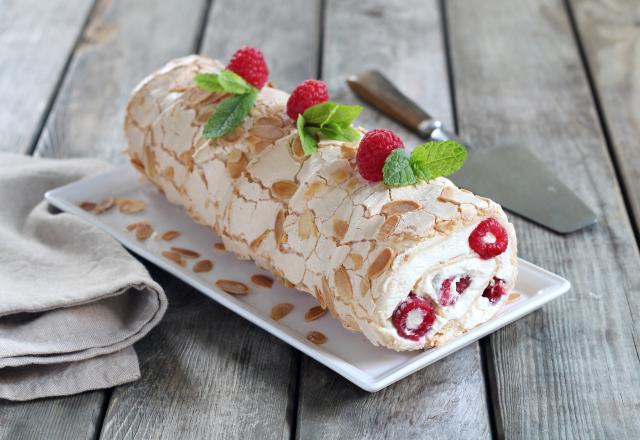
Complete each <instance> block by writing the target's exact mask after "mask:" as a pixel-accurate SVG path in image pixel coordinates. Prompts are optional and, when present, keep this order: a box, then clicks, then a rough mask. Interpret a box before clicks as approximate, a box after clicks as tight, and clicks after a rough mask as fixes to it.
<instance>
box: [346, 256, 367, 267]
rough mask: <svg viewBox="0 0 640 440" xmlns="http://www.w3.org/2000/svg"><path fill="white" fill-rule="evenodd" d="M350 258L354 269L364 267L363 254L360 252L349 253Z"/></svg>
mask: <svg viewBox="0 0 640 440" xmlns="http://www.w3.org/2000/svg"><path fill="white" fill-rule="evenodd" d="M349 258H351V261H352V262H353V270H358V269H360V268H361V267H362V262H363V261H364V260H363V258H362V255H359V254H349Z"/></svg>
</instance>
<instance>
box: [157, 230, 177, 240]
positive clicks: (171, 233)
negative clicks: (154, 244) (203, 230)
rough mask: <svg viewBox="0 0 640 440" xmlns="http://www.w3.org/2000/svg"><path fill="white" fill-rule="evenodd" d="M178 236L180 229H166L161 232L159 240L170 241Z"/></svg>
mask: <svg viewBox="0 0 640 440" xmlns="http://www.w3.org/2000/svg"><path fill="white" fill-rule="evenodd" d="M179 236H180V231H173V230H172V231H166V232H163V233H162V235H161V236H160V239H161V240H164V241H171V240H173V239H175V238H178V237H179Z"/></svg>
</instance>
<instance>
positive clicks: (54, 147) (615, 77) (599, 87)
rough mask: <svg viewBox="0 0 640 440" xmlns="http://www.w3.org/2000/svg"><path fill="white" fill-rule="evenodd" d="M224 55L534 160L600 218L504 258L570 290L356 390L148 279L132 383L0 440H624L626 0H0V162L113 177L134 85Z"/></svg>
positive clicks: (1, 429)
mask: <svg viewBox="0 0 640 440" xmlns="http://www.w3.org/2000/svg"><path fill="white" fill-rule="evenodd" d="M605 3H606V4H605ZM243 44H251V45H255V46H257V47H260V48H261V49H262V50H263V51H264V53H265V55H266V58H267V60H268V62H269V65H270V67H271V71H272V76H271V78H272V80H273V81H274V82H275V83H276V84H277V85H278V86H280V87H281V88H284V89H287V90H291V89H292V88H293V87H294V86H295V85H296V84H297V83H298V82H300V81H301V80H303V79H306V78H313V77H320V78H322V79H324V80H325V81H326V82H327V83H328V84H329V87H330V90H331V92H332V97H333V98H334V99H335V100H338V101H343V102H355V98H354V97H353V96H352V94H351V93H350V92H349V91H348V90H347V89H346V87H345V84H344V80H345V78H346V76H347V75H348V74H351V73H355V72H358V71H360V70H362V69H364V68H367V67H376V68H380V69H381V70H383V71H385V72H386V73H387V74H388V75H389V76H390V77H391V78H392V79H393V80H394V81H396V82H397V83H398V84H399V85H400V86H401V88H402V89H403V90H404V91H406V92H407V93H408V94H410V95H411V96H413V97H415V99H416V100H417V101H418V102H419V103H420V104H422V105H423V106H424V107H425V108H427V109H429V110H430V111H431V112H432V113H434V114H436V115H439V116H440V117H441V118H443V120H444V121H445V123H446V125H448V126H450V127H457V129H458V130H459V132H460V133H461V134H462V135H463V136H465V137H468V138H470V139H474V140H475V142H476V143H478V144H479V145H481V146H491V145H498V144H509V145H513V146H514V148H521V147H525V146H526V147H528V148H531V149H533V150H534V151H535V152H536V153H537V155H538V156H539V157H540V158H541V159H542V160H543V161H544V162H546V164H547V165H548V166H549V167H550V168H551V169H553V170H554V171H555V172H556V173H557V174H558V175H559V176H560V177H561V178H562V180H564V182H565V183H567V184H568V185H569V186H570V187H571V188H572V189H573V190H574V191H576V192H577V193H578V194H579V195H580V196H581V197H582V198H583V199H584V200H585V201H586V202H587V203H588V204H589V205H590V206H591V207H592V208H593V209H595V210H596V212H597V213H598V216H599V218H600V223H599V224H598V225H597V226H595V227H593V228H591V229H589V230H585V231H582V232H579V233H576V234H572V235H569V236H566V237H565V236H558V235H555V234H553V233H551V232H549V231H547V230H545V229H542V228H540V227H537V226H534V225H532V224H531V223H528V222H526V221H524V220H522V219H520V218H518V217H517V216H515V215H512V216H511V218H512V220H513V222H514V223H515V226H516V229H517V231H518V239H519V250H520V255H521V256H522V257H523V258H525V259H528V260H530V261H532V262H534V263H535V264H538V265H540V266H543V267H546V268H548V269H550V270H552V271H555V272H557V273H559V274H561V275H562V276H564V277H566V278H568V279H569V280H571V282H572V283H573V289H572V290H571V291H570V292H569V293H568V294H567V295H565V296H563V297H562V298H560V299H559V300H557V301H554V302H553V303H551V304H549V305H547V306H545V307H544V308H543V309H542V310H540V311H538V312H535V313H533V314H531V315H529V316H527V317H526V318H523V319H521V320H519V321H518V322H516V323H514V324H511V325H509V326H508V327H506V328H504V329H503V330H501V331H499V332H497V333H495V334H493V335H492V336H490V337H487V338H485V339H483V340H482V341H480V342H479V343H476V344H473V345H471V346H469V347H467V348H465V349H463V350H461V351H459V352H457V353H456V354H454V355H452V356H450V357H448V358H446V359H444V360H442V361H440V362H438V363H436V364H434V365H432V366H430V367H427V368H425V369H424V370H422V371H420V372H419V373H417V374H414V375H413V376H411V377H409V378H407V379H405V380H403V381H401V382H400V383H397V384H395V385H393V386H390V387H389V388H387V389H385V390H383V391H380V392H379V393H376V394H368V393H366V392H364V391H361V390H359V389H358V388H356V387H355V386H353V385H351V384H350V383H348V382H347V381H345V380H344V379H342V378H341V377H339V376H338V375H336V374H334V373H333V372H331V371H330V370H328V369H327V368H324V367H323V366H321V365H319V364H317V363H316V362H315V361H313V360H311V359H309V358H307V357H306V356H303V355H301V354H300V353H298V352H297V351H295V350H293V349H292V348H290V347H289V346H287V345H285V344H283V343H282V342H280V341H279V340H277V339H275V338H274V337H272V336H270V335H269V334H267V333H265V332H264V331H262V330H260V329H258V328H257V327H255V326H253V325H250V324H249V323H247V322H246V321H244V320H243V319H241V318H239V317H237V316H235V315H234V314H233V313H231V312H229V311H227V310H225V309H224V308H222V307H221V306H219V305H218V304H216V303H214V302H213V301H211V300H209V299H207V298H206V297H205V296H204V295H201V294H199V293H198V292H196V291H194V290H193V289H192V288H190V287H188V286H187V285H185V284H183V283H182V282H180V281H178V280H176V279H175V278H173V277H171V276H170V275H168V274H166V273H163V272H162V271H160V270H158V269H155V268H153V267H149V269H150V271H151V272H152V275H153V276H154V277H155V278H156V279H157V280H159V282H160V283H161V284H162V285H163V286H164V288H165V289H166V291H167V293H168V295H169V297H170V301H171V306H170V309H169V312H168V313H167V316H166V318H165V319H164V321H163V322H162V323H161V324H160V325H159V326H158V327H157V328H156V329H155V330H153V331H152V333H151V334H150V335H149V336H148V337H147V338H146V339H144V340H143V341H142V342H140V343H139V344H137V346H136V348H137V351H138V353H139V356H140V363H141V370H142V379H141V380H139V381H138V382H135V383H132V384H130V385H126V386H121V387H118V388H115V389H112V390H105V391H94V392H88V393H84V394H81V395H77V396H71V397H65V398H54V399H43V400H38V401H34V402H28V403H10V402H6V401H2V402H0V438H3V439H16V438H24V439H37V438H46V439H57V438H60V439H67V438H71V439H84V438H97V437H100V438H106V439H111V438H131V439H141V438H168V439H174V438H184V439H186V438H257V439H267V438H278V439H280V438H291V437H296V438H302V439H309V438H311V439H313V438H344V439H361V438H411V439H423V438H430V439H437V438H460V439H477V438H489V437H492V438H493V437H498V438H543V439H546V438H562V439H564V438H585V439H596V438H598V439H623V438H629V439H638V438H640V417H638V414H639V413H640V358H639V351H638V350H639V349H638V346H639V345H640V295H639V291H640V257H639V254H638V238H639V232H638V220H639V219H640V171H639V170H640V148H638V139H640V3H638V1H637V0H608V1H607V2H602V1H599V0H482V1H480V0H477V1H473V0H443V1H439V0H394V1H390V0H376V1H363V0H360V1H356V0H326V1H323V0H285V1H275V0H271V1H256V0H253V1H252V0H239V1H232V0H213V2H209V1H207V0H164V1H161V2H158V1H153V0H135V1H134V0H97V1H96V2H94V0H48V1H46V2H42V1H38V0H0V102H1V103H2V105H1V106H0V150H2V151H12V152H16V153H23V154H34V155H36V156H41V157H79V156H83V157H99V158H102V159H105V160H108V161H112V162H123V161H124V157H123V156H122V154H121V149H122V147H123V134H122V119H123V110H124V105H125V103H126V101H127V97H128V94H129V92H130V90H131V89H132V88H133V86H134V85H135V84H136V83H137V82H138V81H140V80H141V79H142V78H143V77H144V76H145V75H147V74H148V73H150V72H151V71H153V70H155V69H156V68H158V67H159V66H161V65H163V64H164V63H165V62H166V61H168V60H170V59H171V58H174V57H178V56H182V55H185V54H189V53H192V52H200V53H203V54H206V55H210V56H214V57H217V58H220V59H222V60H227V59H228V57H229V56H230V55H231V53H233V51H234V50H235V49H236V48H238V47H239V46H241V45H243ZM361 120H362V123H363V125H366V126H368V127H371V128H373V127H390V128H392V129H394V130H397V131H398V132H399V133H400V134H401V135H402V136H403V137H404V139H405V140H406V141H407V142H409V143H411V142H414V143H417V142H418V139H417V138H415V137H414V136H413V135H411V134H410V133H408V132H407V131H405V130H403V129H401V128H400V127H398V126H396V125H394V124H393V123H392V122H390V121H389V120H387V119H385V118H383V117H381V116H379V115H378V114H377V113H376V112H375V111H373V110H371V109H366V110H365V111H364V113H363V116H362V119H361ZM531 191H536V188H531ZM3 209H6V207H3Z"/></svg>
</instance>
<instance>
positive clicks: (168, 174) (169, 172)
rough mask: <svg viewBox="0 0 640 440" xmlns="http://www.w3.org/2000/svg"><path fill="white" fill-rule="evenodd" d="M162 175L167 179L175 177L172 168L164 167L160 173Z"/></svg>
mask: <svg viewBox="0 0 640 440" xmlns="http://www.w3.org/2000/svg"><path fill="white" fill-rule="evenodd" d="M162 174H163V175H164V177H166V178H167V179H173V176H174V175H175V171H174V170H173V167H171V166H169V167H166V168H165V169H164V171H163V172H162Z"/></svg>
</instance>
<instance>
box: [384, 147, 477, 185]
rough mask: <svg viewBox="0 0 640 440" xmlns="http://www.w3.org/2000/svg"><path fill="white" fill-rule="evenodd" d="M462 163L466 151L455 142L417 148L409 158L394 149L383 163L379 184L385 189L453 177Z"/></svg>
mask: <svg viewBox="0 0 640 440" xmlns="http://www.w3.org/2000/svg"><path fill="white" fill-rule="evenodd" d="M466 159H467V149H466V148H465V147H464V145H462V144H459V143H458V142H455V141H431V142H427V143H426V144H422V145H418V146H417V147H416V148H415V149H414V150H413V152H412V153H411V156H410V157H407V154H406V153H405V151H404V150H403V149H396V150H393V151H392V152H391V154H389V156H387V158H386V159H385V162H384V167H383V169H382V175H383V180H384V183H385V184H387V185H388V186H405V185H412V184H414V183H416V182H418V181H421V180H423V181H429V180H432V179H435V178H436V177H440V176H448V175H450V174H453V173H455V172H456V171H458V170H459V169H460V168H461V167H462V165H463V164H464V161H465V160H466Z"/></svg>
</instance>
